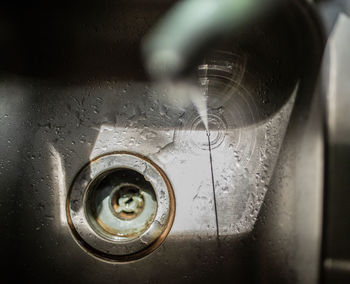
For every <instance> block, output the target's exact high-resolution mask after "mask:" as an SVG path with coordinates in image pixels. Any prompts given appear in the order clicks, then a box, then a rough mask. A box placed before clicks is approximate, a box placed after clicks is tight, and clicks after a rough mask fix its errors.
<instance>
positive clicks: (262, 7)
mask: <svg viewBox="0 0 350 284" xmlns="http://www.w3.org/2000/svg"><path fill="white" fill-rule="evenodd" d="M271 2H275V3H276V2H281V1H273V0H183V1H180V2H179V3H177V4H175V6H174V7H172V9H170V11H169V12H168V13H167V14H166V15H165V16H164V17H163V18H162V19H161V20H160V22H159V23H158V24H157V25H156V26H155V27H154V28H153V29H152V30H151V32H150V33H149V34H148V35H147V36H146V37H145V38H144V41H143V44H142V52H143V58H144V63H145V67H146V70H147V72H148V73H149V75H150V76H151V78H152V79H153V80H160V79H172V78H176V77H177V76H179V75H180V74H181V73H182V72H184V71H185V70H186V69H187V68H188V67H189V64H190V63H192V61H193V58H195V57H196V56H197V55H198V53H200V51H202V50H203V49H204V48H205V47H207V46H208V43H210V42H211V41H212V40H214V39H216V38H220V37H223V36H225V35H227V34H229V33H230V32H232V31H233V30H235V29H239V28H240V27H242V26H243V25H244V24H245V23H247V22H248V21H249V20H250V19H251V18H252V17H256V15H257V14H261V12H263V11H266V8H267V7H268V6H269V4H270V3H271Z"/></svg>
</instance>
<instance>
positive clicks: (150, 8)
mask: <svg viewBox="0 0 350 284" xmlns="http://www.w3.org/2000/svg"><path fill="white" fill-rule="evenodd" d="M171 3H172V2H171V1H158V0H153V1H151V2H150V1H143V0H138V1H136V0H132V1H131V0H128V1H88V2H86V1H74V3H70V2H67V3H66V2H65V1H63V2H62V1H60V2H57V7H52V6H51V5H52V3H51V4H50V6H49V5H48V4H47V3H45V2H43V3H26V4H22V3H21V5H19V4H18V3H12V2H8V3H7V2H5V3H1V6H2V7H1V8H0V10H1V12H0V14H1V15H0V27H1V28H0V31H1V45H0V51H1V52H0V59H1V60H0V62H1V64H0V72H1V78H0V100H1V101H0V121H1V124H0V127H1V128H0V129H1V135H0V145H1V149H2V151H1V154H0V155H1V156H0V181H1V184H2V188H1V191H0V194H1V197H0V213H1V214H0V216H1V217H0V224H1V228H2V230H1V240H2V245H1V255H2V259H3V266H2V267H3V268H4V273H3V277H5V278H8V279H11V280H29V279H30V280H34V281H43V282H44V281H45V282H46V281H50V282H62V281H69V282H89V283H90V282H91V283H116V282H117V283H145V282H146V283H183V282H185V283H186V282H188V283H197V282H214V281H215V282H217V281H220V282H223V283H232V282H235V283H296V282H298V283H316V282H317V279H318V274H319V268H318V265H319V255H320V237H321V225H320V222H321V205H322V200H321V196H322V171H323V169H322V167H323V165H322V152H323V144H322V139H321V136H322V120H321V119H320V118H321V109H320V108H318V105H319V103H320V102H319V96H318V93H317V88H316V78H317V73H318V68H319V63H320V58H321V53H322V49H323V44H324V42H323V38H322V33H321V29H320V26H319V23H318V20H317V16H316V14H315V13H314V12H313V10H312V9H311V8H310V6H309V5H308V4H306V3H304V2H302V1H296V0H295V1H289V3H288V4H285V6H281V7H280V8H279V9H277V10H276V11H274V12H273V13H272V14H271V15H269V16H268V17H265V18H263V19H260V20H259V22H255V23H253V24H252V25H251V26H249V27H247V28H246V29H244V30H242V31H240V32H239V33H237V34H235V35H234V36H233V37H232V38H230V39H227V40H225V41H222V42H217V43H216V45H215V46H213V51H212V52H211V53H210V54H207V55H206V56H204V58H203V62H202V63H201V64H200V65H199V66H198V67H197V68H196V69H195V70H193V74H195V76H196V79H194V82H196V83H198V84H199V85H201V87H204V88H205V89H206V92H207V94H208V107H209V121H210V123H209V125H210V130H211V135H210V139H211V144H212V145H211V146H212V169H213V170H211V166H210V156H209V149H208V143H207V136H206V132H205V130H204V128H203V125H202V123H201V121H200V119H199V116H198V114H197V112H196V110H195V108H194V107H192V106H186V107H178V106H176V105H173V104H169V103H167V102H166V101H164V100H162V95H161V93H162V89H159V88H158V87H157V86H155V85H153V84H152V83H150V82H149V81H148V80H147V77H146V76H145V75H144V71H143V68H142V62H141V59H140V55H139V43H140V40H141V38H142V37H143V36H144V35H145V33H146V32H147V31H148V29H149V28H150V27H151V26H152V24H153V23H154V22H155V21H156V20H157V19H158V18H159V17H160V16H161V15H162V14H163V13H164V11H165V10H166V9H167V8H168V7H169V6H170V5H171ZM120 151H127V152H131V153H136V154H140V155H143V156H145V157H147V158H148V159H150V160H151V161H152V162H153V163H155V164H156V165H157V166H158V167H159V168H160V169H162V170H163V171H164V173H165V174H166V175H167V177H168V179H169V181H170V183H171V185H172V188H173V190H174V194H175V199H176V206H175V207H176V213H175V218H174V223H173V225H172V227H171V230H170V232H169V234H168V236H167V237H166V239H165V241H164V242H163V243H162V244H161V245H160V246H159V247H158V248H157V249H156V250H155V251H153V252H151V253H149V254H148V255H146V256H143V257H142V258H140V259H138V260H134V261H132V262H127V263H119V262H114V261H113V259H111V260H108V256H107V257H103V258H101V256H100V255H99V254H98V253H96V252H94V251H91V250H89V248H88V247H87V246H85V245H84V244H83V243H81V242H79V240H77V238H76V236H75V235H74V234H72V230H71V227H70V226H69V224H68V222H67V208H66V206H67V205H66V204H67V195H68V192H69V190H70V188H71V186H72V184H73V182H74V179H75V177H76V176H77V174H78V173H79V172H80V170H81V169H82V168H83V167H84V166H86V165H89V163H90V162H91V161H93V160H95V159H96V158H97V157H99V156H101V155H106V154H110V153H115V152H120ZM213 189H214V190H215V196H216V204H214V194H213ZM215 205H216V207H217V214H215ZM13 268H15V272H10V271H13Z"/></svg>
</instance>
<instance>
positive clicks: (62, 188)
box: [48, 144, 67, 226]
mask: <svg viewBox="0 0 350 284" xmlns="http://www.w3.org/2000/svg"><path fill="white" fill-rule="evenodd" d="M48 147H49V152H50V153H51V165H52V169H53V171H52V176H53V177H52V179H53V180H55V181H56V182H55V184H56V185H57V188H56V191H55V192H56V194H57V200H58V202H56V203H55V204H56V206H57V207H58V208H54V209H55V211H56V212H54V214H53V215H54V216H55V215H56V214H57V211H58V212H59V220H60V224H61V226H67V216H66V196H67V189H66V174H65V169H64V164H63V160H62V157H61V155H60V153H59V152H58V151H57V150H56V148H55V147H54V146H53V145H52V144H49V145H48ZM56 206H55V207H56Z"/></svg>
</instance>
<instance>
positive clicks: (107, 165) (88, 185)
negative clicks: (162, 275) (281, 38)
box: [67, 152, 175, 262]
mask: <svg viewBox="0 0 350 284" xmlns="http://www.w3.org/2000/svg"><path fill="white" fill-rule="evenodd" d="M141 173H142V174H141ZM174 215H175V196H174V192H173V189H172V187H171V184H170V181H169V180H168V178H167V177H166V175H165V173H164V172H163V171H162V170H161V169H160V168H159V167H158V166H157V165H156V164H155V163H153V162H152V161H150V160H149V159H147V158H145V157H143V156H141V155H137V154H132V153H128V152H118V153H113V154H108V155H104V156H101V157H99V158H97V159H95V160H94V161H92V162H91V163H90V164H88V165H87V166H85V167H84V168H83V169H82V170H81V171H80V172H79V174H78V175H77V176H76V178H75V180H74V182H73V184H72V186H71V188H70V191H69V193H68V197H67V218H68V224H69V225H70V228H71V231H72V233H73V236H74V237H75V239H76V240H77V242H78V243H79V244H80V246H81V247H82V248H83V249H85V250H86V251H87V252H88V253H90V254H92V255H94V256H96V257H99V258H101V259H103V260H105V261H116V262H124V261H130V260H135V259H138V258H141V257H143V256H145V255H147V254H149V253H150V252H152V251H153V250H154V249H156V248H157V247H158V246H159V245H160V244H161V243H162V242H163V241H164V240H165V237H166V236H167V234H168V233H169V231H170V228H171V226H172V223H173V220H174Z"/></svg>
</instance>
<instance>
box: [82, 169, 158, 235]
mask: <svg viewBox="0 0 350 284" xmlns="http://www.w3.org/2000/svg"><path fill="white" fill-rule="evenodd" d="M157 207H158V206H157V199H156V195H155V191H154V189H153V186H152V184H151V183H150V182H148V181H146V180H145V177H144V176H143V175H142V174H140V173H139V172H137V171H135V170H131V169H125V168H119V169H115V170H113V171H110V172H108V173H105V174H103V175H102V177H98V178H96V179H95V180H94V181H93V183H92V184H91V186H90V187H89V188H88V190H87V198H86V201H85V210H86V215H87V217H88V221H89V223H90V225H91V227H92V228H93V229H94V231H95V232H96V233H97V234H99V235H100V236H102V237H104V238H107V239H115V237H128V238H131V237H135V236H138V235H140V234H142V233H143V232H144V231H145V230H146V229H147V228H148V227H149V226H150V224H151V223H152V221H153V219H154V216H155V214H156V212H157Z"/></svg>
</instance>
